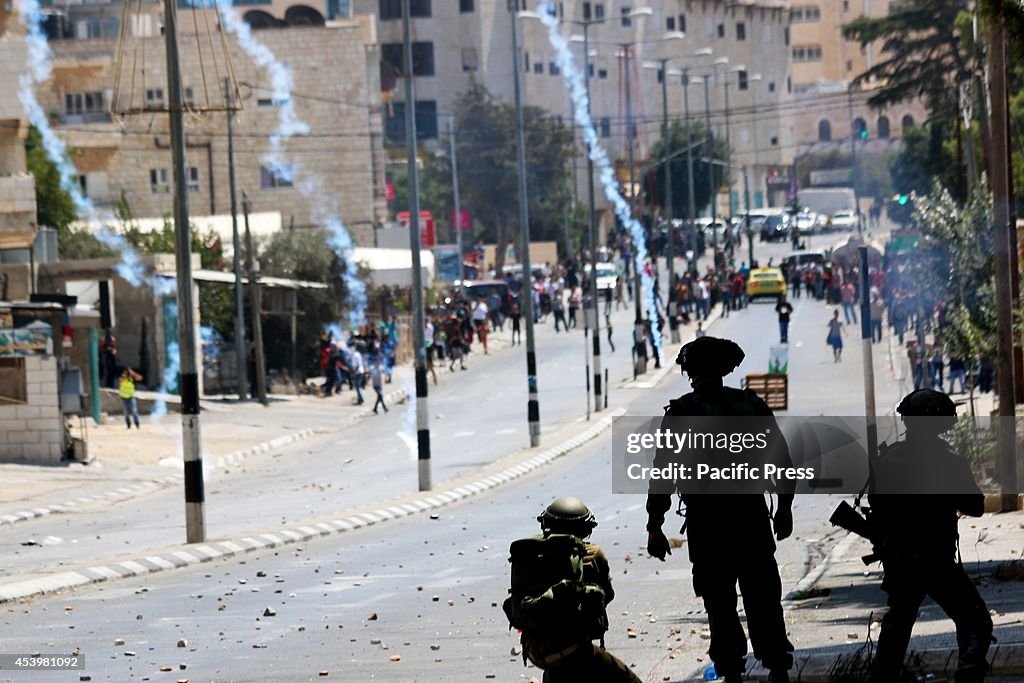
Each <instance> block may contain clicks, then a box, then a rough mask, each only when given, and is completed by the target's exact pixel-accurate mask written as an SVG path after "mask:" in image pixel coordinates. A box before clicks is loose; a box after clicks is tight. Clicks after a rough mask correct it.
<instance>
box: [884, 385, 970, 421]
mask: <svg viewBox="0 0 1024 683" xmlns="http://www.w3.org/2000/svg"><path fill="white" fill-rule="evenodd" d="M896 412H898V413H899V414H900V415H902V416H903V417H907V416H912V417H956V404H954V403H953V399H951V398H950V397H949V396H947V395H946V394H944V393H942V392H941V391H935V390H934V389H918V390H917V391H913V392H911V393H909V394H907V395H906V396H904V397H903V400H902V401H900V404H899V405H898V406H896Z"/></svg>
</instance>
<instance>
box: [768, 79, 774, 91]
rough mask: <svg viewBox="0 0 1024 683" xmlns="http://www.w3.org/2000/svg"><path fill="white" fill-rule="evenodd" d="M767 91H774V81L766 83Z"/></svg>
mask: <svg viewBox="0 0 1024 683" xmlns="http://www.w3.org/2000/svg"><path fill="white" fill-rule="evenodd" d="M768 92H775V81H771V82H770V83H768Z"/></svg>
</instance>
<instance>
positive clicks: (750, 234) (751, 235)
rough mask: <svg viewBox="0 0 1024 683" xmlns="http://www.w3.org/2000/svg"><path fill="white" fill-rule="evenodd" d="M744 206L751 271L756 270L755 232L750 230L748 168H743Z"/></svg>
mask: <svg viewBox="0 0 1024 683" xmlns="http://www.w3.org/2000/svg"><path fill="white" fill-rule="evenodd" d="M743 206H744V208H745V209H746V212H747V215H746V217H744V219H743V225H744V229H745V231H746V233H747V250H748V253H749V256H748V257H747V258H748V259H749V260H748V261H747V263H748V264H749V265H750V268H751V270H753V268H754V231H753V230H751V229H750V182H749V179H748V178H747V167H746V166H744V167H743Z"/></svg>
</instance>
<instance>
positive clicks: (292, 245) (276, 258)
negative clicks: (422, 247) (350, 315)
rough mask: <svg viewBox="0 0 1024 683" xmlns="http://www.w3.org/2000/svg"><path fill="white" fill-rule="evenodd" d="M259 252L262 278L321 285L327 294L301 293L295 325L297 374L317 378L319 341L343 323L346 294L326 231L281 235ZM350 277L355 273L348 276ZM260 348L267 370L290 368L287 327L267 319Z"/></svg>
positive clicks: (342, 269)
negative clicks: (293, 280) (263, 353)
mask: <svg viewBox="0 0 1024 683" xmlns="http://www.w3.org/2000/svg"><path fill="white" fill-rule="evenodd" d="M262 247H263V248H262V249H261V250H260V253H261V256H260V270H261V272H262V273H263V274H264V275H269V276H276V277H286V278H293V279H296V280H307V281H311V282H323V283H326V284H327V289H300V290H299V291H298V305H299V310H300V311H301V315H300V316H299V318H298V324H297V350H296V357H297V359H298V363H297V370H298V371H299V373H300V374H305V375H306V376H311V375H317V374H320V356H319V342H320V335H322V334H323V332H324V330H325V329H327V327H328V326H330V325H334V324H337V323H338V321H340V320H344V319H345V317H344V316H345V312H346V310H345V302H346V300H347V297H348V291H349V288H348V287H347V286H346V284H345V283H346V280H345V278H346V277H348V276H349V271H348V270H347V267H352V268H354V266H346V264H345V263H344V262H343V261H342V260H341V259H340V258H338V255H337V254H336V253H335V252H334V251H333V250H332V249H331V248H330V245H329V244H328V233H327V231H325V230H316V229H314V230H284V231H281V232H277V233H275V234H274V235H272V236H271V237H270V238H269V239H268V240H267V241H266V243H265V244H264V245H262ZM351 275H352V276H353V277H354V276H356V273H355V272H354V271H352V273H351ZM263 343H264V348H265V350H266V354H267V367H268V368H276V369H280V370H283V369H288V368H289V367H290V365H291V353H292V349H291V321H290V319H289V318H288V317H286V316H270V317H266V318H264V321H263Z"/></svg>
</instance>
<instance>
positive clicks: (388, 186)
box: [384, 183, 395, 202]
mask: <svg viewBox="0 0 1024 683" xmlns="http://www.w3.org/2000/svg"><path fill="white" fill-rule="evenodd" d="M384 199H386V200H388V201H389V202H390V201H393V200H394V199H395V184H394V183H385V184H384Z"/></svg>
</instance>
